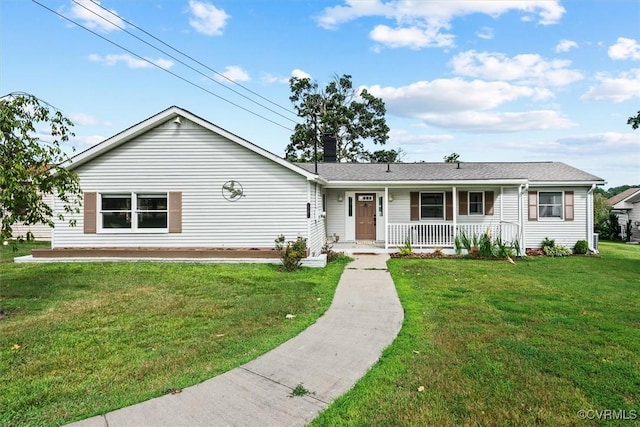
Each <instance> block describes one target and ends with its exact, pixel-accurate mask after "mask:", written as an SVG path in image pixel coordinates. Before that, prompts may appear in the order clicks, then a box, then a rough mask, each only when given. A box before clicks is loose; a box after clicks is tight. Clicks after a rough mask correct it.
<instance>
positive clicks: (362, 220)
mask: <svg viewBox="0 0 640 427" xmlns="http://www.w3.org/2000/svg"><path fill="white" fill-rule="evenodd" d="M356 240H376V195H375V194H363V193H358V194H356Z"/></svg>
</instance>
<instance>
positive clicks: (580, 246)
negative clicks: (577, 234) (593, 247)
mask: <svg viewBox="0 0 640 427" xmlns="http://www.w3.org/2000/svg"><path fill="white" fill-rule="evenodd" d="M573 251H574V252H575V253H577V254H581V255H584V254H586V253H588V252H589V243H587V241H586V240H578V241H577V242H576V244H575V246H574V247H573Z"/></svg>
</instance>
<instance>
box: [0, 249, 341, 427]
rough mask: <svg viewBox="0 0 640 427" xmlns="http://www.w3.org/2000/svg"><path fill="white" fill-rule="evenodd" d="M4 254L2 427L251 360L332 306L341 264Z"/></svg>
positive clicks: (70, 416)
mask: <svg viewBox="0 0 640 427" xmlns="http://www.w3.org/2000/svg"><path fill="white" fill-rule="evenodd" d="M27 249H28V247H27V246H21V251H25V250H27ZM0 250H3V251H5V252H3V253H2V260H3V262H2V263H1V264H0V309H1V310H2V311H3V313H4V314H3V316H4V317H3V318H2V319H0V384H1V387H2V388H1V393H0V425H3V426H5V425H6V426H18V425H19V426H25V425H26V426H40V425H60V424H64V423H67V422H70V421H73V420H77V419H81V418H86V417H89V416H92V415H96V414H100V413H104V412H107V411H110V410H113V409H116V408H120V407H123V406H127V405H131V404H133V403H136V402H140V401H143V400H147V399H149V398H152V397H155V396H160V395H162V394H165V393H168V392H171V391H172V390H179V389H182V388H184V387H187V386H190V385H193V384H196V383H199V382H201V381H203V380H206V379H208V378H211V377H213V376H215V375H217V374H220V373H222V372H224V371H227V370H229V369H231V368H233V367H236V366H238V365H240V364H242V363H244V362H247V361H249V360H251V359H254V358H255V357H257V356H258V355H260V354H263V353H265V352H266V351H268V350H270V349H271V348H273V347H275V346H277V345H278V344H280V343H282V342H284V341H286V340H287V339H289V338H291V337H293V336H295V335H296V334H297V333H299V332H300V331H301V330H303V329H304V328H305V327H307V326H308V325H310V324H312V323H313V322H314V321H315V320H316V319H317V318H318V317H319V316H320V315H321V314H322V313H323V312H324V311H325V310H326V309H327V308H328V306H329V304H330V302H331V299H332V297H333V293H334V291H335V287H336V285H337V282H338V279H339V277H340V274H341V272H342V270H343V269H344V266H345V264H346V261H345V260H344V259H342V260H340V261H339V262H336V263H332V264H330V265H329V266H328V267H327V268H326V269H303V270H302V271H299V272H296V273H284V272H280V271H278V267H277V266H273V265H257V264H254V265H215V264H169V263H165V264H161V263H77V264H75V263H74V264H13V263H9V262H5V260H7V259H8V258H9V256H7V254H6V251H7V250H10V247H4V248H0ZM13 255H14V254H13V253H11V256H13ZM288 313H292V314H295V315H296V317H295V319H291V320H288V319H285V315H286V314H288ZM18 346H19V347H18Z"/></svg>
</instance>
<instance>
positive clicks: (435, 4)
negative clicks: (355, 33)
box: [317, 0, 565, 49]
mask: <svg viewBox="0 0 640 427" xmlns="http://www.w3.org/2000/svg"><path fill="white" fill-rule="evenodd" d="M511 11H519V12H521V13H525V14H529V15H527V16H530V15H531V14H533V15H537V16H538V22H539V23H540V24H542V25H549V24H555V23H557V22H558V21H559V20H560V19H561V18H562V15H564V12H565V9H564V8H563V7H562V6H561V5H560V1H559V0H529V1H495V0H475V1H467V0H448V1H441V0H422V1H414V0H395V1H394V0H390V1H387V2H383V1H382V0H345V1H344V5H340V6H333V7H327V8H325V9H324V11H323V13H322V14H321V15H320V16H319V17H318V18H317V22H318V25H320V26H321V27H323V28H326V29H335V28H337V27H338V26H339V25H340V24H343V23H346V22H350V21H353V20H356V19H359V18H364V17H381V18H384V19H388V20H392V21H394V22H395V28H392V27H391V26H388V25H377V26H375V27H374V29H373V30H372V31H371V32H370V37H371V38H372V39H373V40H375V41H377V42H379V43H382V44H384V45H386V46H390V47H395V48H397V47H409V48H412V49H420V48H424V47H445V46H446V47H448V46H452V45H453V41H454V35H453V34H449V33H446V32H444V31H445V30H448V29H450V27H451V22H452V21H453V19H454V18H455V17H460V16H466V15H471V14H476V13H480V14H485V15H489V16H492V17H498V16H500V15H501V14H504V13H507V12H511ZM483 34H485V35H487V34H488V33H486V32H483Z"/></svg>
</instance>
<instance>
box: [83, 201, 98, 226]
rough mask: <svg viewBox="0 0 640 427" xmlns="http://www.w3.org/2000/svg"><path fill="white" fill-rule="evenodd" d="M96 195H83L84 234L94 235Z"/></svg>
mask: <svg viewBox="0 0 640 427" xmlns="http://www.w3.org/2000/svg"><path fill="white" fill-rule="evenodd" d="M97 196H98V195H97V193H95V192H88V193H84V195H83V203H82V204H83V206H84V233H85V234H95V232H96V221H97V215H96V203H97V199H98V197H97Z"/></svg>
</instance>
